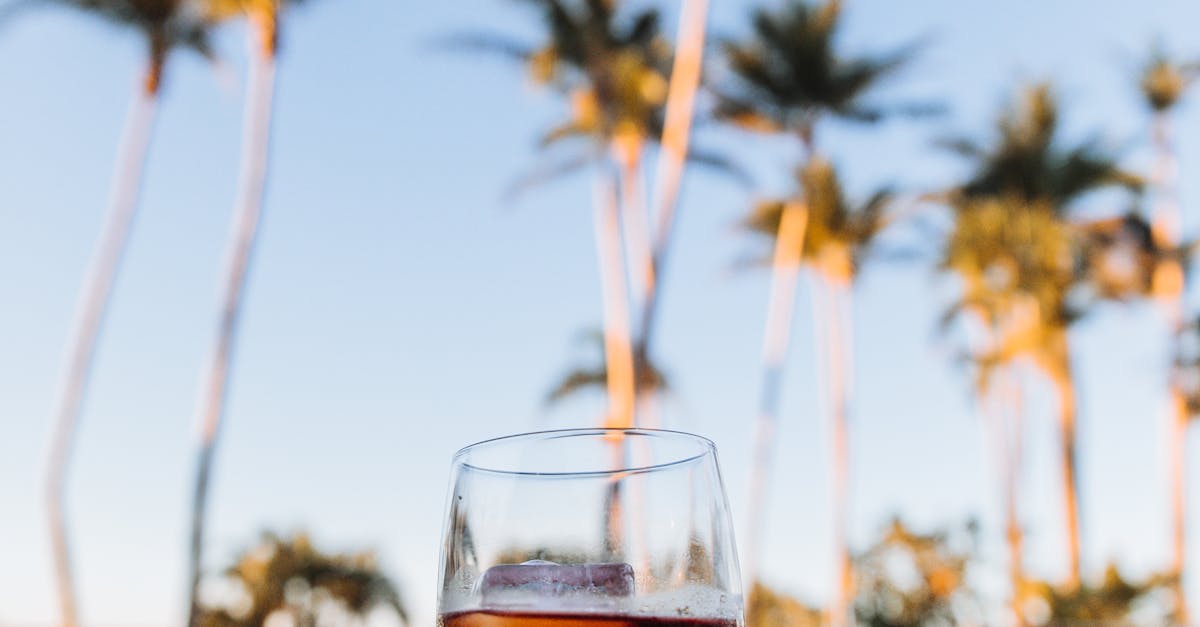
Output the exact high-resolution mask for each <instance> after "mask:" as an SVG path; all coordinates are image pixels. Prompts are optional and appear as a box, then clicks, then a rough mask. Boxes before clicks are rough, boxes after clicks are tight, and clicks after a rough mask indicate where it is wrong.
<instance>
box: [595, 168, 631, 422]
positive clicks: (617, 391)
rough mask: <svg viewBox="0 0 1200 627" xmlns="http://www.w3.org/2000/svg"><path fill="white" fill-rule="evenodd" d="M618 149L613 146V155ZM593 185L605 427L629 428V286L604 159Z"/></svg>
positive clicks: (613, 180) (613, 178) (614, 185)
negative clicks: (601, 309)
mask: <svg viewBox="0 0 1200 627" xmlns="http://www.w3.org/2000/svg"><path fill="white" fill-rule="evenodd" d="M618 151H619V148H615V149H614V151H613V152H614V155H616V154H617V153H618ZM600 167H601V168H603V170H604V171H603V172H601V173H600V176H599V178H598V179H597V185H596V200H595V203H594V211H595V225H594V228H595V237H596V258H597V261H598V262H599V269H600V286H601V296H602V300H603V306H604V357H605V365H606V368H607V374H608V376H607V388H608V413H607V415H606V417H605V421H604V426H606V427H617V428H624V427H632V426H633V424H634V416H633V411H634V404H635V396H636V394H635V386H634V375H633V346H632V343H631V342H632V338H631V335H630V329H629V286H628V284H627V282H626V272H625V262H624V258H623V256H622V251H621V225H620V203H619V201H618V199H617V189H618V187H619V184H618V179H619V178H620V173H619V171H618V172H614V171H612V170H611V168H612V165H611V164H610V163H608V162H604V163H603V164H602V165H601V166H600Z"/></svg>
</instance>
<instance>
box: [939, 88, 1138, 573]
mask: <svg viewBox="0 0 1200 627" xmlns="http://www.w3.org/2000/svg"><path fill="white" fill-rule="evenodd" d="M1059 128H1060V124H1059V112H1058V105H1057V102H1056V100H1055V98H1054V95H1053V92H1052V91H1051V89H1050V87H1049V86H1048V85H1046V84H1039V85H1034V86H1032V87H1029V88H1026V89H1025V91H1024V93H1023V98H1022V100H1021V102H1020V104H1019V106H1017V107H1014V108H1013V109H1011V110H1009V111H1006V112H1005V113H1004V114H1003V115H1002V116H1001V118H1000V120H999V123H998V124H997V139H996V141H995V143H994V145H992V146H985V145H981V144H979V143H977V142H975V141H972V140H965V139H959V140H954V141H950V142H946V145H947V147H949V148H950V149H952V150H954V151H955V152H957V153H959V154H960V155H962V156H963V157H965V158H967V159H968V160H969V161H971V162H972V164H973V172H972V174H971V176H970V177H969V178H968V180H967V181H966V182H965V183H963V184H962V185H960V186H958V187H956V188H955V189H953V190H951V192H950V194H949V201H950V202H949V204H950V206H951V208H952V209H953V210H954V213H955V216H956V224H955V229H956V230H957V231H965V232H970V233H972V234H971V235H966V234H963V233H959V234H956V235H953V236H952V237H951V245H950V246H948V248H947V250H946V259H945V262H944V264H943V265H944V267H947V268H950V269H953V270H955V271H956V272H957V273H958V274H959V276H960V277H961V278H962V279H963V281H964V285H965V289H964V298H963V301H962V306H961V307H960V308H959V310H960V311H964V312H973V313H974V314H975V315H977V316H978V317H981V318H982V319H983V321H984V322H985V326H987V327H988V328H990V329H991V330H992V333H993V338H992V340H993V342H992V343H993V344H995V346H994V347H993V348H992V349H991V350H990V351H989V352H990V353H991V354H988V355H985V358H986V361H987V362H988V363H989V364H991V365H995V364H1000V363H1007V362H1010V361H1011V360H1012V359H1014V358H1015V357H1016V356H1017V355H1024V356H1028V357H1029V361H1030V362H1031V363H1032V364H1033V365H1034V366H1035V367H1036V368H1038V369H1039V370H1040V371H1041V372H1042V373H1043V374H1044V375H1045V376H1046V377H1047V378H1048V379H1049V380H1050V382H1051V383H1052V384H1053V385H1054V387H1055V389H1056V391H1057V394H1058V399H1059V408H1058V424H1059V435H1060V447H1061V463H1062V466H1061V480H1062V490H1063V509H1064V520H1065V521H1066V527H1067V538H1068V542H1067V545H1068V547H1067V552H1068V555H1067V558H1068V565H1069V570H1068V580H1067V584H1068V587H1074V586H1077V585H1078V583H1079V573H1080V557H1079V556H1080V547H1079V506H1078V481H1077V472H1076V468H1077V461H1076V442H1075V387H1074V384H1073V380H1072V372H1071V364H1070V352H1069V350H1068V348H1069V347H1068V342H1067V328H1068V326H1069V325H1070V323H1071V322H1072V321H1074V320H1075V319H1076V318H1077V317H1078V313H1079V312H1078V311H1076V310H1074V309H1073V308H1071V307H1068V297H1069V296H1070V294H1069V292H1070V291H1071V290H1072V288H1073V287H1074V286H1076V285H1077V283H1078V281H1077V279H1079V278H1080V277H1078V276H1075V275H1074V274H1072V273H1073V272H1074V269H1076V268H1077V263H1076V260H1075V259H1074V258H1073V256H1074V253H1073V252H1072V251H1073V250H1075V249H1074V248H1073V245H1072V244H1070V243H1065V242H1067V240H1068V238H1067V236H1066V235H1065V234H1064V232H1065V231H1070V230H1071V229H1070V228H1068V220H1069V218H1070V214H1071V210H1072V209H1073V207H1074V205H1075V201H1076V200H1078V199H1079V198H1080V197H1081V196H1083V195H1084V194H1087V193H1088V192H1092V191H1095V190H1097V189H1102V188H1106V187H1113V186H1124V187H1127V188H1134V189H1136V188H1138V187H1139V186H1140V179H1138V178H1137V177H1135V176H1133V175H1131V174H1129V173H1127V172H1125V171H1123V170H1121V169H1120V168H1119V167H1118V166H1117V164H1116V159H1115V157H1113V156H1112V155H1111V154H1109V153H1108V152H1106V151H1104V150H1103V149H1102V148H1101V147H1100V146H1099V145H1098V144H1097V143H1095V142H1085V143H1083V144H1080V145H1077V146H1071V147H1063V146H1061V145H1060V144H1061V141H1060V139H1059V137H1058V135H1059ZM981 210H982V211H984V213H980V211H981ZM956 237H957V238H961V239H965V240H968V241H969V240H970V239H971V238H977V239H978V240H979V241H978V243H976V244H975V245H974V246H975V249H974V250H972V249H971V246H961V245H959V246H956V245H955V238H956ZM1034 238H1037V239H1036V240H1035V239H1034ZM1031 241H1037V242H1039V243H1038V244H1037V245H1036V246H1034V247H1033V248H1031V244H1030V242H1031ZM960 255H969V256H970V255H975V256H979V255H983V257H981V258H980V259H978V260H976V261H970V260H964V259H962V258H960ZM1043 255H1044V256H1045V257H1042V256H1043ZM1068 269H1070V270H1071V273H1068V274H1067V275H1063V274H1062V273H1063V272H1066V271H1067V270H1068ZM997 283H998V285H997ZM1010 534H1011V530H1010ZM1010 550H1011V547H1010ZM1014 557H1015V556H1014Z"/></svg>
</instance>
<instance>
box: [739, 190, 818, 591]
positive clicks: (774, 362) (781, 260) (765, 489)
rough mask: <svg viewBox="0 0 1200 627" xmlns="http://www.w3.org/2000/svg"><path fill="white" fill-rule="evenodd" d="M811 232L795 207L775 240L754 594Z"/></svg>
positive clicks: (754, 476) (757, 465)
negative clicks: (803, 263)
mask: <svg viewBox="0 0 1200 627" xmlns="http://www.w3.org/2000/svg"><path fill="white" fill-rule="evenodd" d="M807 227H808V208H807V207H806V206H805V205H804V204H803V203H800V202H789V203H788V204H787V205H786V206H785V207H784V209H783V215H782V216H781V217H780V221H779V232H778V233H777V234H776V236H775V254H774V258H773V260H772V264H771V294H770V298H769V300H768V301H767V322H766V333H765V337H764V338H763V373H762V376H763V379H762V389H761V392H760V396H759V408H758V419H757V420H756V421H755V423H754V432H755V436H754V457H753V460H754V466H753V468H752V469H751V474H750V507H749V525H748V526H747V531H748V533H747V536H746V538H747V542H746V552H745V556H746V560H745V562H746V564H745V574H746V581H747V582H748V583H749V587H750V588H751V589H753V587H754V585H755V584H757V583H758V581H759V572H758V568H759V559H760V558H761V557H762V537H763V534H764V532H765V530H766V512H767V495H768V493H769V492H770V486H769V485H768V481H769V479H770V477H771V470H772V468H773V467H774V461H775V460H774V458H775V432H776V429H777V426H778V423H779V397H780V390H781V386H782V383H783V382H782V377H783V364H784V361H785V359H786V358H787V353H788V345H789V342H790V337H791V327H792V310H793V309H794V308H795V304H796V279H797V278H798V276H799V273H800V258H801V255H802V247H803V246H804V233H805V230H806V229H807Z"/></svg>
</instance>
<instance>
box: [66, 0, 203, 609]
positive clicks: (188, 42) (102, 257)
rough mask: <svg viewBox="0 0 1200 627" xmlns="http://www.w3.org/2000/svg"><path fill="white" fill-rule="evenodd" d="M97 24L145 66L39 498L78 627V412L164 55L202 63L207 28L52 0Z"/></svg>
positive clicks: (159, 2)
mask: <svg viewBox="0 0 1200 627" xmlns="http://www.w3.org/2000/svg"><path fill="white" fill-rule="evenodd" d="M55 2H56V3H57V4H59V5H61V6H65V7H68V8H71V9H77V10H82V11H86V12H88V13H90V14H92V15H95V16H97V17H99V18H102V19H104V20H105V21H108V22H112V23H115V24H117V25H120V26H123V27H127V28H132V29H134V30H136V31H137V32H138V33H139V34H140V35H141V36H142V37H143V38H144V39H145V42H146V46H147V56H146V67H145V68H144V69H143V74H142V78H141V80H140V81H138V82H137V83H136V85H135V89H134V93H133V98H132V101H131V102H130V105H129V112H128V114H127V116H126V119H125V127H124V129H123V130H122V132H121V140H120V146H119V148H118V150H117V157H116V167H115V169H114V171H113V176H112V188H111V191H110V194H109V199H108V207H107V209H106V210H105V216H104V226H103V227H102V230H101V234H100V241H99V243H98V244H97V247H96V250H95V252H94V253H93V257H92V259H91V261H90V263H89V266H88V272H87V276H86V278H85V279H84V285H83V289H82V290H81V292H80V296H79V301H78V302H77V303H76V306H75V318H74V322H73V323H72V332H71V339H70V343H69V344H68V347H67V365H66V370H65V371H64V373H63V379H62V384H61V388H60V390H59V393H58V401H57V409H56V410H55V414H54V416H55V418H54V427H53V432H52V439H51V442H50V452H49V455H48V457H47V463H46V485H45V490H46V494H45V498H46V510H47V515H48V519H49V535H50V540H51V545H52V548H53V552H54V571H55V581H56V585H57V589H58V597H59V605H60V613H61V620H62V623H63V624H64V625H67V626H68V627H73V626H74V625H76V624H78V608H77V606H76V595H75V583H74V579H73V576H72V572H71V566H72V564H71V551H70V545H69V543H68V539H67V520H66V519H67V516H66V513H65V507H66V503H65V501H66V483H67V471H68V464H69V462H70V456H71V450H72V446H73V444H74V441H75V434H76V432H77V431H78V429H79V414H80V412H81V409H82V406H83V399H84V394H85V392H86V389H87V383H88V379H89V378H90V374H91V369H92V362H93V357H94V355H95V350H96V342H97V340H98V338H99V336H100V330H101V323H102V321H103V319H104V314H105V310H106V309H107V308H108V301H109V297H110V294H111V292H112V287H113V283H114V281H115V280H116V276H117V271H118V269H119V267H120V264H121V258H122V257H123V256H124V251H125V247H126V241H127V239H128V236H129V231H130V229H131V227H132V225H133V220H134V215H135V213H136V210H137V204H138V194H139V191H140V188H141V182H142V175H143V170H144V166H145V161H146V152H147V150H148V148H149V144H150V137H151V135H152V134H153V128H154V118H155V113H156V109H157V106H158V97H159V94H160V92H161V89H162V84H163V75H164V72H165V69H166V64H167V60H168V58H169V57H170V54H171V52H173V51H174V50H176V49H178V48H183V49H190V50H193V51H196V52H199V53H200V54H202V55H204V56H206V57H210V56H211V54H212V51H211V48H210V46H209V40H208V30H209V24H208V23H207V22H206V21H204V20H202V19H199V18H197V17H196V16H195V15H194V14H193V13H192V12H190V11H189V10H188V6H187V3H186V2H185V0H55Z"/></svg>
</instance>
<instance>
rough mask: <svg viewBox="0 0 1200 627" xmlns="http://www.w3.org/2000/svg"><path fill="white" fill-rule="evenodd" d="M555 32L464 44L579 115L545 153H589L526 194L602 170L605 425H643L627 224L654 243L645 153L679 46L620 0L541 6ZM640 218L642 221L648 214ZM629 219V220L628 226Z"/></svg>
mask: <svg viewBox="0 0 1200 627" xmlns="http://www.w3.org/2000/svg"><path fill="white" fill-rule="evenodd" d="M533 4H534V5H535V6H537V7H538V8H539V9H540V11H541V14H542V15H541V17H542V20H543V22H544V25H545V30H546V31H547V41H545V42H544V43H542V44H541V45H537V46H530V45H527V44H525V43H523V42H519V41H513V40H511V39H509V38H506V37H504V36H497V35H495V34H482V35H470V36H465V37H461V38H458V39H457V43H459V44H461V45H465V46H469V47H475V48H482V49H486V50H490V51H497V52H500V53H502V54H504V55H506V56H508V57H510V58H515V59H517V60H519V61H520V62H522V63H524V64H526V65H527V66H528V67H529V70H530V73H531V74H532V75H533V78H534V79H535V80H536V81H537V82H538V83H540V84H542V85H547V86H549V87H551V88H552V89H554V90H555V91H556V92H558V93H560V94H561V95H563V96H564V97H565V98H566V99H567V100H568V101H569V102H570V103H571V115H570V116H569V118H568V119H567V120H566V121H564V122H562V123H561V124H559V125H557V126H555V127H554V128H553V129H552V130H550V131H549V132H548V133H547V134H546V135H545V136H544V137H543V138H542V141H541V146H542V147H543V148H547V147H550V146H552V145H555V144H559V143H563V142H566V141H569V140H583V141H582V142H579V141H575V142H574V143H575V144H576V145H581V147H582V152H576V153H573V154H571V155H570V156H569V157H567V158H564V159H562V160H560V161H557V162H555V163H552V164H551V165H550V166H548V167H546V168H543V169H542V170H540V171H538V172H536V173H534V175H532V176H530V177H526V178H525V179H523V180H522V181H520V182H519V185H518V188H521V187H525V186H528V185H530V184H533V183H538V182H541V181H542V180H544V179H545V178H547V177H550V176H558V175H561V174H565V173H568V172H571V171H574V170H577V169H579V168H581V167H583V166H586V165H589V164H596V166H597V175H598V176H597V180H596V187H595V200H594V203H593V204H594V208H595V216H594V220H595V232H596V252H597V257H598V259H599V262H600V263H599V265H600V275H601V276H600V279H601V288H602V296H603V302H604V343H605V361H606V363H607V364H608V368H609V374H610V375H611V376H609V377H608V379H607V387H608V402H609V411H608V416H607V418H606V419H605V425H606V426H610V427H623V426H631V425H633V424H634V405H635V397H636V389H635V376H636V375H635V373H634V370H635V367H634V358H633V348H632V336H631V331H630V312H629V288H628V284H627V264H626V262H625V259H624V258H623V254H622V250H621V241H622V237H621V223H622V221H623V222H624V223H625V225H626V228H627V230H631V232H630V233H628V235H627V236H628V238H629V239H630V240H633V245H634V246H631V248H633V250H634V251H636V250H639V249H640V250H644V249H645V242H647V241H649V240H648V238H649V233H648V228H647V227H646V219H645V207H644V206H643V205H642V204H641V203H640V201H639V200H638V198H639V196H640V194H641V191H640V189H639V184H638V183H639V179H640V177H639V176H638V172H639V171H640V167H641V166H640V160H641V157H642V154H643V149H644V147H645V145H646V143H647V142H648V141H653V140H655V139H656V138H657V137H658V136H659V134H660V131H661V129H662V128H663V104H664V102H665V100H666V98H667V91H668V85H667V82H666V78H665V76H666V74H667V71H668V67H667V66H668V64H669V61H670V58H671V50H670V46H669V44H668V43H667V42H666V41H665V39H663V37H662V36H661V34H660V32H659V15H658V12H657V11H656V10H654V9H647V10H644V11H642V12H640V13H638V14H636V15H634V16H633V17H632V19H630V20H627V21H626V20H618V19H617V17H618V16H617V10H616V9H617V7H616V2H615V0H535V1H534V2H533ZM639 212H640V215H639ZM622 218H624V220H622Z"/></svg>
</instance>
